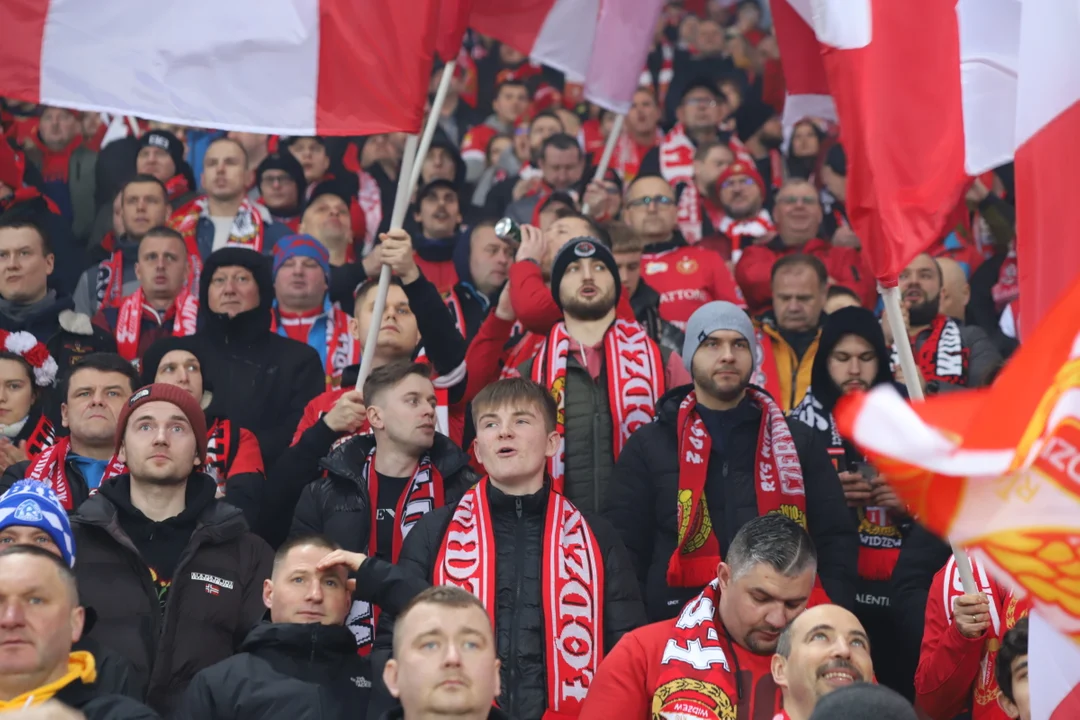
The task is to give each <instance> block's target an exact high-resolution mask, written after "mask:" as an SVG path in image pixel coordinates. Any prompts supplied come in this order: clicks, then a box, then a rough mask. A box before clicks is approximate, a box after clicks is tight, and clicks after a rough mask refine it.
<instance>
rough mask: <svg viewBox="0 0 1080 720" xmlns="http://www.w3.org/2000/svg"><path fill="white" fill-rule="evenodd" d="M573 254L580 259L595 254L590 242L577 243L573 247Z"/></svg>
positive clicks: (594, 248)
mask: <svg viewBox="0 0 1080 720" xmlns="http://www.w3.org/2000/svg"><path fill="white" fill-rule="evenodd" d="M574 254H575V255H577V256H578V257H582V258H587V257H592V256H593V255H595V254H596V247H595V246H594V245H593V244H592V243H591V242H579V243H578V244H577V245H576V246H575V247H574Z"/></svg>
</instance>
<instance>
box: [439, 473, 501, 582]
mask: <svg viewBox="0 0 1080 720" xmlns="http://www.w3.org/2000/svg"><path fill="white" fill-rule="evenodd" d="M477 497H478V495H477V493H465V496H464V497H463V498H461V502H459V503H458V506H457V508H455V510H454V520H453V522H452V523H451V528H450V531H449V534H448V535H447V538H446V562H445V563H444V568H445V570H446V575H447V579H448V580H449V581H450V582H451V583H452V584H454V585H457V586H458V587H460V588H462V589H464V590H468V591H469V592H471V593H472V594H473V595H475V596H476V597H478V598H481V599H483V598H484V597H486V594H481V591H480V579H479V577H478V574H477V572H476V569H477V568H478V567H479V566H480V552H479V549H480V542H481V539H480V529H479V527H478V526H477V522H476V501H477ZM457 525H460V526H461V527H463V528H465V530H464V531H461V530H455V529H454V526H457ZM489 550H493V548H489ZM488 581H489V582H490V579H489V580H488Z"/></svg>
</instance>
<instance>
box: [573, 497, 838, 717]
mask: <svg viewBox="0 0 1080 720" xmlns="http://www.w3.org/2000/svg"><path fill="white" fill-rule="evenodd" d="M638 502H641V503H643V504H644V501H643V500H641V499H639V500H638ZM650 509H651V508H650ZM706 522H707V521H706ZM817 567H818V556H817V553H816V552H815V550H814V544H813V543H811V542H810V538H809V536H808V535H807V534H806V531H805V530H804V529H803V528H801V527H799V525H798V524H797V523H795V522H793V521H792V520H790V519H788V518H786V517H783V516H781V515H775V514H772V515H766V516H764V517H759V518H754V519H752V520H750V521H749V522H747V523H746V524H745V525H744V526H743V527H742V529H740V530H739V532H738V533H736V535H735V537H734V538H733V539H732V542H731V547H730V548H729V549H728V552H727V554H726V556H725V559H724V560H723V561H718V562H717V563H716V564H715V565H713V569H712V571H711V574H712V576H713V577H712V580H711V581H710V582H709V583H708V585H707V586H706V587H705V589H704V590H702V591H701V592H700V593H699V594H698V595H697V596H696V597H695V598H693V599H692V600H691V601H690V602H688V603H687V604H686V605H685V606H681V607H680V606H676V607H673V608H672V609H671V611H670V612H669V615H671V616H672V617H674V616H676V615H677V616H678V619H677V620H672V619H667V620H663V621H660V622H655V623H653V624H652V625H646V626H645V627H643V628H639V629H638V630H635V631H634V632H632V633H630V634H629V635H627V636H626V637H624V638H623V639H622V641H620V642H619V644H618V645H617V646H616V647H615V650H614V651H613V652H612V653H611V654H610V655H609V656H608V657H607V658H606V659H605V660H604V664H603V665H602V666H601V667H600V671H599V672H598V673H597V674H596V677H595V678H593V682H592V685H591V686H590V687H589V695H588V697H586V699H585V706H584V708H583V709H582V714H581V717H583V718H588V720H628V719H630V718H632V719H633V720H641V719H642V718H672V719H675V718H677V719H679V720H683V719H684V718H725V719H727V718H772V717H773V716H774V714H775V713H776V712H778V710H779V705H780V688H779V687H778V686H777V684H776V682H775V681H774V680H773V676H772V674H771V672H770V663H771V658H772V655H773V653H774V652H775V651H776V648H777V644H778V642H779V640H780V637H781V633H782V632H783V631H784V629H785V628H786V627H788V626H789V625H790V624H791V622H792V621H793V620H794V619H795V618H796V617H798V615H799V614H800V613H802V612H803V610H804V609H805V608H806V607H807V605H808V604H810V605H816V604H818V603H817V602H815V600H816V598H813V597H812V596H813V594H814V593H815V587H814V573H815V570H816V569H817Z"/></svg>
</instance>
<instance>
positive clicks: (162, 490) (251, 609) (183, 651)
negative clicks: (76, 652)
mask: <svg viewBox="0 0 1080 720" xmlns="http://www.w3.org/2000/svg"><path fill="white" fill-rule="evenodd" d="M114 450H115V452H116V455H117V458H118V459H119V460H120V461H121V462H124V463H126V464H127V467H128V472H127V473H125V474H123V475H120V476H118V477H116V478H115V479H114V480H113V481H112V482H108V483H104V484H103V485H102V486H101V488H100V491H99V492H98V493H97V494H96V495H94V496H92V497H90V498H89V499H88V500H87V501H86V502H84V503H83V504H82V506H80V508H79V510H78V512H76V514H75V516H74V517H73V518H72V526H73V528H74V531H75V544H76V547H78V548H79V560H80V561H79V563H78V564H77V566H76V573H77V574H78V578H79V587H80V590H81V591H82V594H83V596H84V598H85V599H86V600H87V601H88V603H89V604H90V605H91V606H93V607H94V608H95V609H96V610H97V611H98V622H97V624H96V625H95V626H94V627H93V629H92V637H94V638H96V639H98V640H99V641H101V642H102V643H103V644H104V645H106V646H108V647H110V648H111V649H113V650H116V651H117V652H119V653H120V654H122V655H124V656H125V657H127V658H128V659H129V660H130V661H131V662H132V664H133V665H134V667H135V671H136V672H137V673H138V675H139V677H140V679H141V681H142V682H143V683H144V684H145V685H146V686H147V688H148V690H147V702H148V704H149V705H150V706H151V707H153V708H155V709H159V710H161V711H163V712H165V711H168V710H171V709H172V708H173V707H174V706H175V704H176V702H177V701H178V700H179V696H180V694H181V693H182V692H183V690H184V688H185V687H186V686H187V684H188V682H190V680H191V678H192V676H194V675H195V673H197V672H198V671H199V670H201V669H202V668H204V667H208V666H210V665H213V664H214V663H216V662H219V661H221V660H223V659H225V658H226V657H229V656H230V655H232V654H233V653H235V652H236V650H237V649H238V645H239V638H240V637H242V636H243V634H244V633H246V632H247V630H248V629H249V628H250V627H251V626H252V625H254V624H255V623H256V622H258V620H259V618H260V616H261V615H262V613H263V611H264V608H263V606H262V601H261V600H262V599H261V597H260V595H261V593H260V590H261V587H262V581H263V580H264V579H265V578H267V577H269V575H270V563H271V551H270V548H269V546H267V544H266V543H265V542H264V541H263V540H261V539H259V538H258V537H256V536H255V535H253V534H251V532H249V530H248V525H247V523H246V522H245V521H244V517H243V514H242V513H241V511H240V510H238V509H237V508H235V507H233V506H232V505H229V504H227V503H225V502H223V501H218V500H216V499H215V497H214V496H215V493H216V491H217V484H216V483H215V482H214V480H213V478H211V477H210V476H209V475H206V474H205V473H203V472H201V468H202V464H203V462H204V460H205V459H206V454H207V453H206V418H205V417H204V415H203V411H202V408H200V407H199V404H198V403H197V402H196V401H195V399H194V398H192V397H191V396H190V395H189V394H188V393H187V392H185V391H184V390H183V389H181V388H178V387H176V386H174V385H159V384H154V385H148V386H146V387H144V388H142V389H140V390H139V391H137V392H136V393H135V394H134V395H132V396H131V398H130V399H129V400H128V401H127V403H126V404H125V405H124V408H123V410H122V411H121V414H120V418H119V420H118V422H117V433H116V441H115V445H114Z"/></svg>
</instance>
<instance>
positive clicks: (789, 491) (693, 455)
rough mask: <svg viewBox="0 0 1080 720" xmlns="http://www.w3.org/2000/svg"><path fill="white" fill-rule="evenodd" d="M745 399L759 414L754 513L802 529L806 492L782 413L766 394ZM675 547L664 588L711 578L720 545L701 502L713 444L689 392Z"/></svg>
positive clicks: (682, 420)
mask: <svg viewBox="0 0 1080 720" xmlns="http://www.w3.org/2000/svg"><path fill="white" fill-rule="evenodd" d="M746 395H747V397H748V398H750V400H752V401H753V402H754V403H755V404H756V405H757V406H758V407H759V408H760V409H761V429H760V430H759V431H758V441H757V448H756V453H755V454H756V458H755V461H754V467H755V468H756V471H755V473H754V488H755V490H756V492H757V505H758V513H759V514H760V515H767V514H769V513H780V514H781V515H785V516H787V517H789V518H791V519H792V520H794V521H796V522H797V523H799V524H800V525H802V526H803V528H805V527H806V489H805V487H804V485H803V476H802V466H801V465H800V464H799V454H798V452H797V451H796V449H795V440H794V438H792V436H791V429H790V428H789V427H788V424H787V420H786V419H785V418H784V413H783V412H781V410H780V406H779V405H777V404H776V401H774V400H773V399H772V398H771V397H769V395H768V394H767V393H764V392H762V391H761V390H758V389H757V388H754V387H749V388H747V389H746ZM678 430H679V494H678V528H679V545H678V547H677V548H676V549H675V552H674V553H673V554H672V556H671V560H670V562H669V563H668V569H667V583H668V585H669V586H671V587H698V586H701V585H706V584H708V583H709V581H710V579H712V578H715V577H716V566H717V565H718V564H719V563H720V560H721V557H720V541H719V540H717V538H716V533H715V530H714V528H713V525H712V517H711V516H710V514H709V508H708V505H707V503H706V501H705V481H706V478H707V475H708V468H709V454H710V452H711V451H712V438H711V437H710V436H709V431H708V430H707V429H706V428H705V423H704V421H703V420H702V419H701V415H700V414H699V413H698V412H697V396H696V395H695V393H694V392H693V391H691V392H690V393H689V394H688V395H687V396H686V398H685V399H684V400H683V401H682V404H681V405H680V406H679V420H678Z"/></svg>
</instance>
